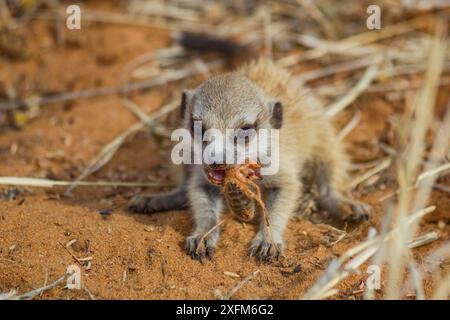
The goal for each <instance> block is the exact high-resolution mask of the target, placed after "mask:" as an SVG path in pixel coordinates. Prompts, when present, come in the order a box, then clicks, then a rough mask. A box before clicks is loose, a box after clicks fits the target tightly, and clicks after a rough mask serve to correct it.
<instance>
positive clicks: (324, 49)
mask: <svg viewBox="0 0 450 320" xmlns="http://www.w3.org/2000/svg"><path fill="white" fill-rule="evenodd" d="M432 18H434V15H431V14H429V15H423V16H420V17H418V18H413V19H411V20H409V21H405V22H400V23H398V24H393V25H388V26H386V27H383V28H382V29H381V30H377V31H367V32H363V33H360V34H357V35H354V36H350V37H348V38H345V39H342V40H340V41H339V42H337V43H338V45H337V46H326V45H325V46H323V45H319V46H318V47H317V48H314V49H311V50H309V51H307V52H302V53H300V54H295V55H290V56H287V57H284V58H281V59H279V60H278V61H277V64H278V65H280V66H283V67H289V66H293V65H295V64H297V63H299V62H300V61H306V60H310V59H317V58H320V57H323V56H324V55H326V54H328V53H334V54H340V53H344V54H345V53H348V51H350V50H352V49H354V48H358V47H361V46H363V45H367V44H369V43H373V42H376V41H380V40H384V39H387V38H391V37H394V36H398V35H401V34H405V33H408V32H411V31H414V30H417V29H419V28H422V27H424V26H426V25H427V24H428V23H429V21H430V19H432Z"/></svg>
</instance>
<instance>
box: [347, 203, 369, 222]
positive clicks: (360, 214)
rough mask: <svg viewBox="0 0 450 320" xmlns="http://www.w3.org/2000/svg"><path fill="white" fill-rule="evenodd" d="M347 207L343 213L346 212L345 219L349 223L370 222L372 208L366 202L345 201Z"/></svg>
mask: <svg viewBox="0 0 450 320" xmlns="http://www.w3.org/2000/svg"><path fill="white" fill-rule="evenodd" d="M344 204H346V205H348V207H347V206H345V207H347V208H344V209H343V211H344V212H345V213H344V215H343V218H344V220H345V221H347V222H364V221H368V220H369V218H370V214H371V209H372V207H371V206H370V205H368V204H366V203H364V202H360V201H356V200H349V199H346V200H344Z"/></svg>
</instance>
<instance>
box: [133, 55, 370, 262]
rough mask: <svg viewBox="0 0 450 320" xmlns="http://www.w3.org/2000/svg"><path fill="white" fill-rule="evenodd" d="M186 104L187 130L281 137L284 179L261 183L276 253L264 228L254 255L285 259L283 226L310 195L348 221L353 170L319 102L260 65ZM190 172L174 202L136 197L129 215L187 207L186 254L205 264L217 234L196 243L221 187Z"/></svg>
mask: <svg viewBox="0 0 450 320" xmlns="http://www.w3.org/2000/svg"><path fill="white" fill-rule="evenodd" d="M183 101H184V103H183V106H182V110H183V112H184V120H185V126H186V128H190V127H191V126H192V121H193V120H201V121H202V122H203V126H204V127H205V128H207V129H208V128H217V129H219V130H225V129H226V128H236V129H238V128H240V127H241V126H244V125H246V124H251V125H254V126H255V127H256V129H260V128H279V129H280V166H279V171H278V173H277V174H276V175H271V176H265V177H263V180H262V182H261V187H262V188H263V193H264V194H265V202H266V205H267V208H268V210H269V219H270V224H271V228H272V236H273V240H274V242H275V248H274V247H273V245H272V243H271V241H269V239H267V234H266V232H264V225H263V223H264V222H261V224H260V228H259V231H258V232H257V233H256V236H255V237H254V239H253V241H252V243H251V244H250V250H249V252H250V254H251V255H256V256H257V257H258V258H259V259H261V260H266V261H267V260H271V259H273V258H275V257H277V256H279V255H280V254H281V252H282V250H283V247H284V241H283V234H284V231H285V228H286V225H287V224H288V222H289V219H290V218H291V217H292V215H293V214H294V212H295V211H296V210H298V208H299V207H301V204H302V202H303V199H306V194H307V193H310V191H311V190H315V192H314V195H315V201H316V204H317V206H318V207H319V209H322V210H326V211H328V212H329V213H331V214H335V215H342V214H348V211H346V210H344V204H347V205H348V204H349V202H348V201H346V200H345V198H344V197H343V196H342V193H343V191H344V190H343V187H344V186H345V185H346V182H347V166H348V160H347V156H346V154H345V152H344V149H343V146H342V144H341V143H340V142H339V141H338V140H337V138H336V134H335V132H334V130H333V127H332V125H331V124H330V122H329V120H328V119H326V118H325V117H324V113H323V109H322V106H321V104H320V102H319V101H318V100H317V99H316V98H315V97H314V96H313V95H312V94H311V93H310V91H307V90H306V89H305V88H302V87H300V86H298V85H296V84H295V83H294V82H293V81H292V80H291V77H290V74H289V73H288V72H287V71H285V70H282V69H279V68H277V67H276V66H275V65H274V64H273V63H272V62H270V61H268V60H258V61H256V62H253V63H251V64H249V65H247V66H245V67H243V68H241V69H240V70H238V71H236V72H232V73H228V74H224V75H219V76H215V77H212V78H210V79H209V80H207V81H205V82H204V83H203V84H201V85H200V86H199V87H198V88H196V89H195V90H191V91H187V92H185V94H184V96H183ZM185 171H186V175H185V180H184V182H183V183H182V184H181V185H180V186H179V188H178V189H176V190H175V191H174V192H172V193H171V194H169V195H168V194H165V195H149V196H137V197H136V198H135V199H133V200H132V202H131V204H130V207H129V208H130V210H131V211H132V212H144V213H153V212H159V211H164V210H175V209H180V208H181V207H185V205H187V203H189V206H190V207H191V209H192V211H193V217H194V222H195V228H194V230H193V232H192V234H191V235H190V236H189V237H187V239H186V250H187V252H188V254H190V255H192V257H194V258H197V259H200V260H201V259H203V258H204V257H205V256H206V255H207V256H209V257H212V255H213V254H214V250H215V248H216V245H217V242H218V239H219V235H220V230H219V228H216V229H215V230H214V231H213V232H212V233H211V234H209V235H208V237H206V239H205V245H202V246H200V247H198V241H199V239H200V238H201V237H202V235H204V234H205V233H206V232H207V231H209V230H210V229H211V228H212V227H214V226H215V225H216V224H217V223H218V222H219V219H220V216H221V214H222V212H223V211H224V199H223V196H222V194H221V192H220V187H217V186H213V185H211V184H210V183H209V182H208V180H207V178H206V176H205V173H204V171H203V166H202V165H190V166H187V168H186V170H185ZM169 199H171V200H170V201H169ZM350 205H351V210H352V212H351V213H350V215H351V216H352V218H355V219H358V218H361V217H363V218H367V212H366V210H365V209H364V208H363V207H361V206H358V205H356V204H355V203H353V202H350ZM197 248H201V250H197Z"/></svg>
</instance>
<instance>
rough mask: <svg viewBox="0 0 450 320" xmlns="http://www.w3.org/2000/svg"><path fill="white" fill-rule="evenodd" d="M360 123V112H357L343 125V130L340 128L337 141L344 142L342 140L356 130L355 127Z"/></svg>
mask: <svg viewBox="0 0 450 320" xmlns="http://www.w3.org/2000/svg"><path fill="white" fill-rule="evenodd" d="M360 121H361V112H357V113H356V114H355V115H354V116H353V117H352V118H351V119H350V121H349V122H348V123H347V124H346V125H345V127H344V128H342V130H341V131H339V133H338V135H337V138H338V140H339V141H342V140H344V138H345V137H346V136H347V135H348V134H349V133H350V132H352V130H353V129H355V128H356V126H357V125H358V124H359V122H360Z"/></svg>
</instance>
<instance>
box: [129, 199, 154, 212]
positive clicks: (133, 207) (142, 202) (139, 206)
mask: <svg viewBox="0 0 450 320" xmlns="http://www.w3.org/2000/svg"><path fill="white" fill-rule="evenodd" d="M153 199H154V197H152V196H140V195H137V196H134V197H133V198H132V199H131V200H130V202H129V204H128V211H130V212H132V213H154V212H157V210H156V208H155V206H154V205H153V204H152V202H153Z"/></svg>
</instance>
